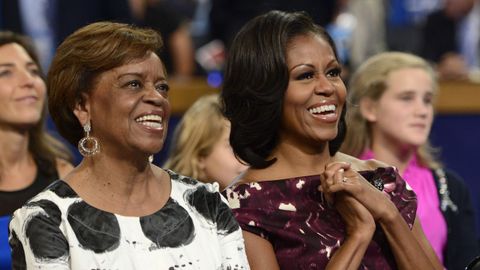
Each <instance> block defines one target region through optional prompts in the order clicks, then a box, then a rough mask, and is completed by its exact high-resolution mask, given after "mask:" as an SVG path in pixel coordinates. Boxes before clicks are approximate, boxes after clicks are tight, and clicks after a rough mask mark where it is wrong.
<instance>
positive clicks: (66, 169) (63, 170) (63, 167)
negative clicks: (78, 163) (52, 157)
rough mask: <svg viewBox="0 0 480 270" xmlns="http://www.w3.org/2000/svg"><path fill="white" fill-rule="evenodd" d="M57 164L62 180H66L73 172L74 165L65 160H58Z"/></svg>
mask: <svg viewBox="0 0 480 270" xmlns="http://www.w3.org/2000/svg"><path fill="white" fill-rule="evenodd" d="M56 162H57V164H56V166H57V172H58V176H59V177H60V178H64V177H65V176H66V175H67V174H68V173H70V172H71V171H72V170H73V165H72V164H71V163H70V162H68V161H66V160H65V159H61V158H57V160H56Z"/></svg>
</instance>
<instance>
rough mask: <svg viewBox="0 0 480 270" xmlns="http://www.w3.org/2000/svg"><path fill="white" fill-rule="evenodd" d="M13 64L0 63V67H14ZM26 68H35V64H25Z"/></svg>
mask: <svg viewBox="0 0 480 270" xmlns="http://www.w3.org/2000/svg"><path fill="white" fill-rule="evenodd" d="M14 66H15V64H14V63H8V62H7V63H0V67H14ZM26 66H27V67H28V66H37V64H36V63H35V62H27V64H26Z"/></svg>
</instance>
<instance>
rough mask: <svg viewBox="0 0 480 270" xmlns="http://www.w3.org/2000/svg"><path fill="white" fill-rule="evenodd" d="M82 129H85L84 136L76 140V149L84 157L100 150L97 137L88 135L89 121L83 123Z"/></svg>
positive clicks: (90, 128) (89, 129)
mask: <svg viewBox="0 0 480 270" xmlns="http://www.w3.org/2000/svg"><path fill="white" fill-rule="evenodd" d="M83 130H84V131H85V137H83V138H82V139H81V140H80V141H79V142H78V151H79V152H80V154H82V156H84V157H91V156H93V155H95V154H97V153H98V152H100V144H99V143H98V140H97V138H95V137H90V131H91V130H92V127H91V126H90V121H88V123H86V124H85V125H83Z"/></svg>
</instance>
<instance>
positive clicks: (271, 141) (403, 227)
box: [221, 11, 442, 270]
mask: <svg viewBox="0 0 480 270" xmlns="http://www.w3.org/2000/svg"><path fill="white" fill-rule="evenodd" d="M232 44H233V45H232V47H231V49H230V54H229V56H228V57H229V58H228V60H227V66H226V69H225V82H224V86H223V90H222V95H221V96H222V99H223V104H224V113H225V115H226V116H227V118H228V119H229V120H230V122H231V133H230V143H231V145H232V148H233V150H234V152H235V154H236V155H237V156H238V157H239V158H240V159H241V160H243V161H245V162H246V163H248V164H249V165H250V168H249V169H247V171H246V172H245V173H244V174H243V175H242V177H241V178H240V180H239V181H238V182H237V183H235V184H234V185H233V186H232V187H230V188H227V189H226V190H225V191H224V194H226V197H227V200H228V201H229V203H230V207H231V208H232V210H233V212H234V215H235V217H236V218H237V220H238V221H239V223H240V226H241V227H242V229H243V232H244V238H245V244H246V249H247V256H248V260H249V263H250V266H251V268H252V269H272V270H274V269H289V270H294V269H442V266H441V264H440V262H439V261H438V259H437V258H436V256H435V253H434V252H433V250H432V248H431V247H430V245H429V244H428V242H427V240H426V239H425V236H424V234H423V232H422V229H421V227H420V224H419V221H418V219H417V218H416V216H415V212H416V197H415V194H414V193H413V192H412V191H411V190H409V189H408V188H407V186H406V183H405V181H404V180H403V179H402V178H401V177H400V176H399V175H398V173H397V171H396V170H395V169H394V168H392V167H384V166H385V165H384V164H382V163H380V162H377V161H374V160H371V161H361V160H359V159H356V158H354V157H351V156H348V155H345V154H342V153H340V152H338V149H339V147H340V145H341V143H342V141H343V138H344V134H345V132H346V126H345V121H344V115H345V108H344V106H345V98H346V87H345V85H344V83H343V81H342V80H341V77H340V74H341V65H340V63H339V59H338V56H337V54H336V50H335V45H334V43H333V41H332V39H331V37H330V36H329V35H328V33H327V32H326V31H325V30H324V29H323V28H321V27H319V26H317V25H315V24H314V22H313V21H312V19H311V18H310V17H309V16H307V15H306V14H305V13H286V12H281V11H270V12H268V13H266V14H264V15H261V16H259V17H256V18H254V19H253V20H251V21H249V22H248V23H247V24H246V25H245V26H244V27H243V28H242V29H241V30H240V32H238V34H237V36H236V37H235V39H234V41H233V43H232Z"/></svg>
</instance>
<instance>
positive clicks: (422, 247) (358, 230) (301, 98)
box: [242, 35, 443, 270]
mask: <svg viewBox="0 0 480 270" xmlns="http://www.w3.org/2000/svg"><path fill="white" fill-rule="evenodd" d="M289 45H290V46H289V47H288V48H287V65H288V69H289V70H290V82H289V85H288V88H287V90H286V94H285V98H284V105H283V106H284V107H283V111H284V114H283V122H282V127H281V129H280V131H279V132H280V141H279V144H278V146H277V147H276V148H275V149H274V151H273V152H272V157H276V158H277V161H276V162H275V163H274V164H273V165H271V166H269V167H267V168H266V169H248V170H247V172H246V174H245V176H244V178H243V179H242V181H243V182H254V181H255V182H261V181H262V179H265V180H266V179H285V178H289V177H295V176H297V175H313V174H317V175H318V174H320V175H321V186H320V187H319V189H320V190H321V191H323V192H324V193H325V196H326V198H327V200H328V201H329V202H330V204H332V205H334V207H335V208H336V209H337V210H338V212H339V213H340V215H341V216H342V217H343V219H344V221H345V223H346V228H347V237H346V240H345V242H344V243H343V244H342V245H341V246H340V248H339V249H338V250H337V251H336V252H335V254H334V255H333V256H332V258H331V259H330V262H329V264H328V266H327V269H358V268H359V266H360V263H361V259H362V258H363V256H364V253H365V251H366V249H367V247H368V243H369V242H370V240H371V238H372V236H373V233H374V230H375V228H376V223H378V224H379V226H381V227H382V229H383V230H384V232H385V234H386V236H387V239H388V241H389V243H390V246H391V248H392V251H393V254H394V256H395V259H396V261H397V265H398V267H399V269H442V268H443V267H442V266H441V264H440V263H439V262H438V259H437V258H436V256H435V254H434V253H433V250H432V249H431V248H430V246H429V245H428V242H427V241H426V240H425V237H424V235H423V232H422V231H421V228H420V227H419V225H418V223H417V222H415V225H414V228H413V229H412V230H410V229H409V227H408V225H407V224H406V222H405V220H404V219H403V218H402V217H401V215H400V213H399V212H398V210H397V208H396V207H395V205H394V204H393V203H392V202H391V201H390V200H389V199H388V198H387V196H385V195H384V194H383V193H382V192H380V191H378V190H377V189H375V188H374V187H373V186H372V185H371V184H369V183H368V182H367V181H366V180H365V179H364V178H363V177H362V176H361V175H360V174H359V173H358V172H357V171H358V170H371V169H374V168H376V167H379V166H385V164H381V163H379V162H375V161H368V162H367V161H360V160H358V159H355V158H353V157H351V156H347V155H344V154H341V153H338V154H336V155H335V156H334V157H330V155H329V152H328V142H329V141H330V140H332V139H334V138H335V137H336V135H337V133H338V130H337V125H338V121H339V119H340V114H341V110H342V108H343V105H344V103H345V95H346V89H345V85H344V84H343V82H342V80H341V79H340V72H339V68H340V65H339V63H338V61H337V60H336V58H335V55H334V53H333V50H332V48H331V47H330V45H329V44H328V43H327V42H326V41H324V40H323V39H321V38H319V37H316V36H312V35H308V36H297V37H295V38H293V39H292V40H291V41H290V44H289ZM319 104H330V105H336V106H335V107H334V108H335V109H334V111H332V112H330V113H329V114H327V115H318V114H312V112H311V110H310V109H311V108H312V107H317V106H318V105H319ZM344 177H347V178H348V181H347V182H343V181H342V179H343V178H344ZM243 234H244V239H245V244H246V251H247V257H248V259H249V263H250V266H251V269H254V270H255V269H279V266H278V263H277V260H276V257H275V253H274V250H273V247H272V245H271V244H270V243H269V242H268V241H267V240H265V239H263V238H261V237H260V236H257V235H255V234H252V233H249V232H245V231H244V232H243Z"/></svg>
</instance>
